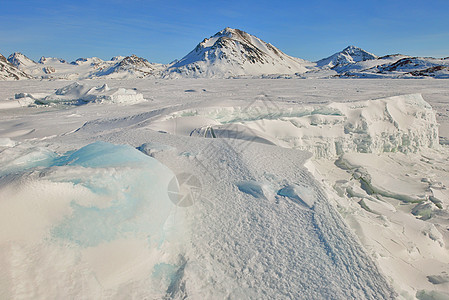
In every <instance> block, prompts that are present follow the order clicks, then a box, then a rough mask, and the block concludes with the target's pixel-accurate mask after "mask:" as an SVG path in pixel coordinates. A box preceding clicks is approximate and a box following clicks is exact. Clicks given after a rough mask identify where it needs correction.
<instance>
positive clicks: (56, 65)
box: [0, 27, 449, 80]
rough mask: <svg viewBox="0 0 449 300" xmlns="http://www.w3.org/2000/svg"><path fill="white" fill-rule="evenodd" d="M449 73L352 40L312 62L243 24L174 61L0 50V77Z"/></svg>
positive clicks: (436, 61)
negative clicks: (28, 54) (32, 55)
mask: <svg viewBox="0 0 449 300" xmlns="http://www.w3.org/2000/svg"><path fill="white" fill-rule="evenodd" d="M183 77H187V78H242V77H256V78H260V77H268V78H310V77H314V78H330V77H355V78H424V77H433V78H449V57H446V58H443V59H440V58H432V57H411V56H408V55H402V54H393V55H386V56H382V57H378V56H376V55H375V54H372V53H370V52H367V51H365V50H363V49H361V48H358V47H355V46H349V47H347V48H345V49H343V50H342V51H340V52H337V53H335V54H333V55H331V56H329V57H327V58H324V59H321V60H319V61H316V62H310V61H307V60H304V59H301V58H296V57H292V56H289V55H287V54H285V53H283V52H282V51H281V50H279V49H278V48H276V47H275V46H273V45H272V44H270V43H266V42H264V41H262V40H261V39H259V38H257V37H256V36H254V35H251V34H249V33H246V32H244V31H242V30H239V29H232V28H229V27H228V28H225V29H223V30H221V31H219V32H218V33H216V34H215V35H213V36H211V37H210V38H206V39H204V40H203V41H202V42H200V43H199V44H198V45H197V46H196V47H195V48H194V49H193V50H192V51H191V52H190V53H188V54H187V55H186V56H184V57H183V58H182V59H180V60H176V61H174V62H172V63H170V64H165V65H164V64H157V63H151V62H149V61H147V60H146V59H144V58H141V57H137V56H136V55H131V56H127V57H123V56H116V57H113V58H111V60H107V61H105V60H102V59H100V58H98V57H91V58H79V59H77V60H75V61H73V62H67V61H65V60H64V59H60V58H53V57H42V58H41V59H40V60H39V61H38V62H35V61H33V60H31V59H29V58H28V57H26V56H25V55H24V54H22V53H18V52H16V53H13V54H11V55H10V56H9V57H8V58H7V59H6V58H5V57H4V56H3V55H1V54H0V80H19V79H33V78H34V79H68V80H79V79H94V78H111V79H125V78H183Z"/></svg>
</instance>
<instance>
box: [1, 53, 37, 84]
mask: <svg viewBox="0 0 449 300" xmlns="http://www.w3.org/2000/svg"><path fill="white" fill-rule="evenodd" d="M29 78H31V76H29V75H28V74H26V73H24V72H22V71H21V70H19V69H18V68H16V66H14V65H13V64H11V63H10V62H9V61H8V60H7V59H6V57H4V56H3V55H2V54H0V80H19V79H29Z"/></svg>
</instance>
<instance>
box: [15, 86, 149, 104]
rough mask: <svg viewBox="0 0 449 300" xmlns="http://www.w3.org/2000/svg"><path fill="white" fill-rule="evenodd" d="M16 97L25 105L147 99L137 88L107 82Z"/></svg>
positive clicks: (65, 87) (19, 94)
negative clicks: (112, 84)
mask: <svg viewBox="0 0 449 300" xmlns="http://www.w3.org/2000/svg"><path fill="white" fill-rule="evenodd" d="M15 99H16V100H19V101H22V102H23V103H24V104H25V105H31V104H35V105H56V104H65V105H82V104H87V103H118V104H136V103H140V102H143V101H145V99H144V98H143V95H142V94H139V93H137V92H136V91H135V90H132V89H131V90H130V89H124V88H114V89H111V88H109V87H108V85H107V84H104V85H102V86H97V87H88V86H86V85H83V84H79V83H78V82H75V83H72V84H70V85H67V86H64V87H62V88H60V89H57V90H56V91H55V92H54V93H52V94H50V95H41V94H39V95H38V94H30V93H18V94H16V95H15Z"/></svg>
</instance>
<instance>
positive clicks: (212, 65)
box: [165, 27, 312, 77]
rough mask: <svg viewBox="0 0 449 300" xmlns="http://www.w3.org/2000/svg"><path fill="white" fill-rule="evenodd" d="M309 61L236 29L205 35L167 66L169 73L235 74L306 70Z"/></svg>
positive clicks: (194, 75) (281, 72)
mask: <svg viewBox="0 0 449 300" xmlns="http://www.w3.org/2000/svg"><path fill="white" fill-rule="evenodd" d="M308 66H312V64H311V63H310V62H308V61H306V60H303V59H299V58H295V57H291V56H289V55H286V54H285V53H283V52H282V51H280V50H279V49H278V48H276V47H275V46H273V45H271V44H269V43H266V42H264V41H262V40H261V39H259V38H257V37H255V36H253V35H251V34H248V33H246V32H244V31H241V30H239V29H232V28H229V27H228V28H225V29H223V30H222V31H220V32H218V33H216V34H215V35H214V36H212V37H210V38H208V39H204V40H203V41H202V42H201V43H199V44H198V45H197V46H196V47H195V49H193V50H192V51H191V52H190V53H189V54H187V55H186V56H185V57H184V58H182V59H181V60H180V61H178V62H176V63H175V64H173V65H172V66H170V67H169V68H168V69H167V72H166V73H165V76H168V77H178V76H183V77H235V76H245V75H250V76H260V75H267V74H295V73H305V72H307V71H308V68H307V67H308Z"/></svg>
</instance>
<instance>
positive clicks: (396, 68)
mask: <svg viewBox="0 0 449 300" xmlns="http://www.w3.org/2000/svg"><path fill="white" fill-rule="evenodd" d="M316 64H317V67H318V68H319V69H318V71H316V70H315V71H313V72H309V74H306V77H312V75H313V77H354V78H416V77H434V78H449V58H444V59H440V58H433V57H411V56H408V55H402V54H392V55H385V56H382V57H378V56H376V55H374V54H372V53H370V52H367V51H365V50H363V49H361V48H358V47H355V46H349V47H347V48H345V49H344V50H343V51H341V52H338V53H335V54H334V55H332V56H330V57H328V58H325V59H322V60H319V61H317V62H316ZM307 75H308V76H307Z"/></svg>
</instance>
